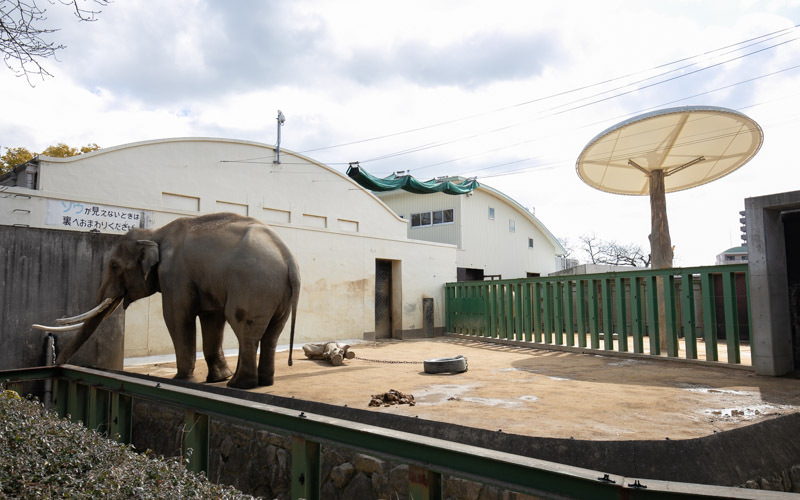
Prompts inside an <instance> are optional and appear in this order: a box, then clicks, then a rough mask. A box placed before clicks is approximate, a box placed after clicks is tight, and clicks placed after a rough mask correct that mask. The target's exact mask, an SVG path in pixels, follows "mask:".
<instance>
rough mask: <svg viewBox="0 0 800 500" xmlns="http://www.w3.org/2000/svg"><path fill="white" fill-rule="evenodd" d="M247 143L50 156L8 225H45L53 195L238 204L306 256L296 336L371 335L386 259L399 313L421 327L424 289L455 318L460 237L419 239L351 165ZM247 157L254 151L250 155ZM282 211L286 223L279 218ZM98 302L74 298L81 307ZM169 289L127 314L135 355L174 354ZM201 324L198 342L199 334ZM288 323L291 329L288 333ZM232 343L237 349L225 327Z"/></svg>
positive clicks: (167, 143)
mask: <svg viewBox="0 0 800 500" xmlns="http://www.w3.org/2000/svg"><path fill="white" fill-rule="evenodd" d="M281 153H282V154H281V160H282V163H281V164H280V165H277V164H273V159H274V150H273V149H272V148H271V147H268V146H264V145H260V144H255V143H246V142H240V141H229V140H216V139H179V140H178V139H176V140H163V141H152V142H146V143H138V144H134V145H128V146H120V147H116V148H110V149H106V150H100V151H98V152H95V153H90V154H87V155H82V156H79V157H73V158H69V159H52V160H50V159H44V160H42V161H41V163H40V165H39V181H38V187H39V189H37V190H31V189H25V188H19V187H10V188H8V189H7V190H6V191H5V193H4V194H7V196H5V197H0V224H25V225H29V226H31V227H47V228H53V229H68V228H60V227H57V226H56V227H54V226H48V225H46V224H45V220H46V219H45V216H46V211H47V206H46V205H47V200H61V201H66V202H83V203H87V204H88V203H95V204H102V205H108V206H113V207H121V208H128V209H140V210H146V211H147V214H148V225H149V227H151V228H157V227H160V226H162V225H164V224H166V223H168V222H170V221H172V220H174V219H176V218H178V217H181V216H194V215H199V214H201V213H209V212H216V211H234V212H237V213H242V214H247V215H250V216H252V217H255V218H258V219H261V220H264V221H266V222H268V223H270V224H271V225H272V227H273V228H275V230H276V231H277V232H278V233H279V234H280V235H281V237H282V238H284V240H285V241H286V242H287V244H288V246H289V248H290V249H291V250H292V252H293V253H294V255H295V257H296V259H297V260H298V263H299V265H300V272H301V280H302V290H301V293H300V304H299V311H298V318H297V327H296V334H295V343H304V342H309V341H321V340H341V339H352V338H363V337H364V335H365V334H369V333H371V332H373V331H374V329H375V320H374V307H375V304H374V300H375V260H376V259H389V260H396V261H400V262H401V266H400V268H401V269H402V273H401V288H400V292H399V293H397V292H396V293H395V295H401V297H397V296H396V297H395V300H396V301H397V306H396V307H395V308H394V309H395V311H402V312H401V313H400V314H401V315H402V318H401V320H400V321H399V322H398V321H395V325H397V326H398V327H399V328H400V329H402V330H416V329H421V328H422V326H423V325H422V298H423V297H433V298H434V304H435V307H436V313H435V317H434V325H435V326H437V327H441V326H443V325H444V302H443V300H444V295H443V284H444V283H446V282H448V281H455V279H456V266H455V261H456V249H455V246H452V245H445V244H436V243H429V242H422V241H410V240H408V238H407V236H406V232H407V229H406V223H405V221H404V220H403V219H401V218H399V217H398V216H397V215H396V214H395V213H394V212H393V211H391V210H390V209H389V208H388V207H387V206H385V205H384V204H383V203H382V202H381V201H380V200H378V199H377V198H376V197H375V196H373V195H372V194H371V193H369V192H367V191H365V190H364V189H362V188H361V187H359V186H358V185H357V184H355V183H354V182H352V181H351V180H350V179H349V178H347V177H346V176H344V175H343V174H341V173H339V172H337V171H335V170H332V169H329V168H328V167H325V166H323V165H320V164H317V163H315V162H313V161H312V160H309V159H307V158H304V157H302V156H300V155H294V154H292V153H290V152H287V151H282V152H281ZM245 160H247V161H245ZM275 221H278V222H275ZM88 306H89V304H75V305H74V310H70V311H65V314H75V313H77V312H80V311H81V310H84V309H88ZM162 318H163V316H162V311H161V299H160V294H156V295H154V296H152V297H150V298H148V299H143V300H141V301H138V302H136V303H134V304H132V305H131V306H130V307H129V308H128V310H127V313H126V339H125V356H126V357H131V356H143V355H151V354H162V353H171V352H172V350H173V348H172V343H171V340H170V338H169V334H168V333H167V330H166V326H165V325H164V322H163V319H162ZM199 337H200V334H199V328H198V346H199V345H200V340H199ZM288 341H289V337H288V325H287V328H286V331H285V332H284V334H283V336H282V337H281V339H280V342H281V343H288ZM224 346H225V347H226V348H234V347H237V342H236V339H235V336H234V335H233V334H232V333H231V332H229V333H228V334H226V340H225V344H224Z"/></svg>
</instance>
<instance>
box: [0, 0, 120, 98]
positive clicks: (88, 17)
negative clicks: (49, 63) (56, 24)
mask: <svg viewBox="0 0 800 500" xmlns="http://www.w3.org/2000/svg"><path fill="white" fill-rule="evenodd" d="M37 1H38V2H39V3H38V4H37ZM87 1H89V0H47V2H48V3H49V4H50V5H59V4H60V5H63V6H66V7H71V8H72V9H73V10H74V14H75V17H77V18H78V20H79V21H94V20H95V19H96V18H97V15H98V14H99V13H100V9H101V8H102V7H105V6H107V5H108V4H109V3H110V2H111V1H112V0H91V3H90V5H91V6H92V7H93V8H86V6H85V5H86V3H87ZM40 5H42V1H41V0H0V54H2V56H3V62H5V64H6V66H7V67H8V69H10V70H11V71H13V72H14V73H15V74H16V75H17V76H24V77H25V78H26V79H27V80H28V83H29V84H31V85H33V83H32V82H31V77H32V76H38V77H41V78H44V77H45V76H52V75H51V74H50V73H49V72H48V71H47V70H46V69H45V68H44V66H42V63H41V61H42V60H43V59H48V58H51V57H55V55H56V52H57V51H59V50H62V49H64V48H65V46H64V45H61V44H56V43H55V42H51V41H47V39H46V38H47V36H48V35H49V34H52V33H55V32H56V31H58V28H53V27H49V26H47V9H46V8H42V7H41V6H40ZM95 9H96V10H95Z"/></svg>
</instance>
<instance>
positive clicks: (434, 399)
mask: <svg viewBox="0 0 800 500" xmlns="http://www.w3.org/2000/svg"><path fill="white" fill-rule="evenodd" d="M476 387H479V386H478V385H476V384H468V385H457V384H438V385H431V386H428V387H425V388H424V389H420V390H415V391H414V401H416V403H417V406H431V405H436V404H441V403H444V402H446V401H465V402H467V403H475V404H480V405H484V406H492V407H495V408H507V409H514V408H520V409H521V408H525V407H526V406H527V404H528V403H533V402H536V401H538V400H539V398H538V397H536V396H532V395H531V396H520V397H519V398H518V400H513V399H496V398H481V397H477V396H465V394H466V393H467V392H469V391H471V390H472V389H475V388H476Z"/></svg>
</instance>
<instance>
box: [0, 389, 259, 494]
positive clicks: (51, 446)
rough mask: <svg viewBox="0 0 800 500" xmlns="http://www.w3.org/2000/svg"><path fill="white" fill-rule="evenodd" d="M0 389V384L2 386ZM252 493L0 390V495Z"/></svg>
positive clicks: (10, 392) (14, 393) (36, 403)
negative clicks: (145, 452)
mask: <svg viewBox="0 0 800 500" xmlns="http://www.w3.org/2000/svg"><path fill="white" fill-rule="evenodd" d="M0 391H2V387H0ZM100 496H103V497H107V498H144V499H147V498H223V499H226V498H231V499H234V498H236V499H238V498H252V497H250V496H249V495H245V494H243V493H241V492H240V491H238V490H236V489H233V488H230V487H226V486H220V485H215V484H212V483H210V482H209V481H208V480H206V479H205V477H204V476H202V475H197V474H194V473H192V472H190V471H188V470H187V469H186V468H185V467H184V466H183V464H181V463H180V461H179V460H178V459H153V458H148V457H146V456H144V455H140V454H138V453H136V452H135V451H133V448H132V447H131V446H127V445H122V444H119V443H116V442H114V441H111V440H109V439H107V438H105V437H103V436H102V435H100V434H98V433H97V432H95V431H91V430H89V429H86V428H85V427H83V426H82V425H80V424H75V423H72V422H70V421H68V420H66V419H60V418H58V416H57V415H56V414H55V413H54V412H50V411H46V410H45V409H44V408H43V406H42V405H41V404H40V403H38V402H36V401H30V400H24V399H21V398H20V397H19V395H18V394H17V393H16V392H14V391H2V392H0V497H3V498H5V497H10V498H97V497H100Z"/></svg>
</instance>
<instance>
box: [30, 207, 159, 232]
mask: <svg viewBox="0 0 800 500" xmlns="http://www.w3.org/2000/svg"><path fill="white" fill-rule="evenodd" d="M45 223H46V224H47V225H48V226H60V227H69V228H72V229H77V230H81V229H83V230H92V229H96V230H98V231H114V232H127V231H129V230H131V229H133V228H135V227H141V228H143V227H147V226H148V224H147V212H145V211H144V210H130V209H127V208H119V207H109V206H105V205H95V204H93V203H80V202H75V201H60V200H47V218H46V220H45Z"/></svg>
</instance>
